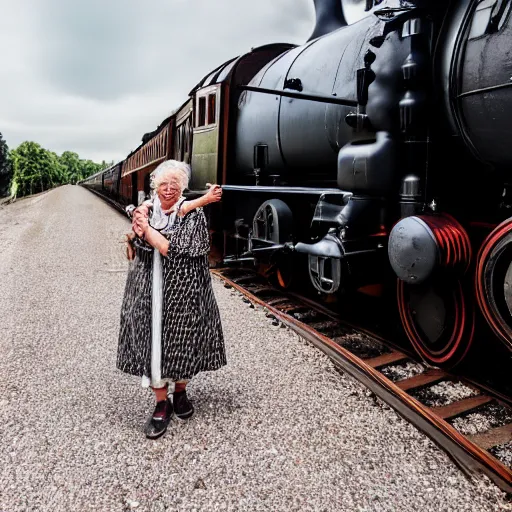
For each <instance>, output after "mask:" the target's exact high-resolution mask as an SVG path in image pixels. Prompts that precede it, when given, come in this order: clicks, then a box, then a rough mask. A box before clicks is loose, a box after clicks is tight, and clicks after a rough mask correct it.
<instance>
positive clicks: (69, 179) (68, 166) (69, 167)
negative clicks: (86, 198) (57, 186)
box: [59, 151, 83, 185]
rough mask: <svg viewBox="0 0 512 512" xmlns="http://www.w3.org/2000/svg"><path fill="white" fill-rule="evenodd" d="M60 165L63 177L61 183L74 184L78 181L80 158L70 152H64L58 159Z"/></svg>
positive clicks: (80, 174) (80, 169) (80, 170)
mask: <svg viewBox="0 0 512 512" xmlns="http://www.w3.org/2000/svg"><path fill="white" fill-rule="evenodd" d="M59 161H60V163H61V165H62V166H63V167H64V172H65V176H63V183H71V184H73V185H74V184H75V183H76V182H77V181H80V180H81V179H82V178H83V176H82V162H81V160H80V157H79V156H78V155H77V154H76V153H73V152H72V151H64V153H62V155H61V156H60V158H59Z"/></svg>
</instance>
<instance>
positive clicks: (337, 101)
mask: <svg viewBox="0 0 512 512" xmlns="http://www.w3.org/2000/svg"><path fill="white" fill-rule="evenodd" d="M238 88H239V89H241V90H242V91H250V92H259V93H261V94H276V95H277V96H284V97H285V98H294V99H297V100H308V101H318V102H319V103H331V104H333V105H344V106H345V107H357V101H355V100H347V99H345V98H336V96H325V95H322V94H308V93H302V92H288V91H280V90H278V89H265V88H264V87H254V86H252V85H239V86H238Z"/></svg>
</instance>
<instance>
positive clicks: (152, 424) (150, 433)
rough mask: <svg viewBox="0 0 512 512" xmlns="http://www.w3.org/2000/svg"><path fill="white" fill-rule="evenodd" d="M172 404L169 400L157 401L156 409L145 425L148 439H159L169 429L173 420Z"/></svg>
mask: <svg viewBox="0 0 512 512" xmlns="http://www.w3.org/2000/svg"><path fill="white" fill-rule="evenodd" d="M171 416H172V404H171V402H170V401H169V399H167V400H162V401H161V402H157V403H156V407H155V410H154V411H153V414H152V415H151V417H150V418H149V420H148V421H147V423H146V426H145V427H144V433H145V434H146V437H147V438H148V439H158V438H159V437H160V436H162V435H164V434H165V432H166V431H167V426H168V425H169V422H170V421H171Z"/></svg>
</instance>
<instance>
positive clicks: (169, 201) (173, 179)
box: [156, 172, 181, 208]
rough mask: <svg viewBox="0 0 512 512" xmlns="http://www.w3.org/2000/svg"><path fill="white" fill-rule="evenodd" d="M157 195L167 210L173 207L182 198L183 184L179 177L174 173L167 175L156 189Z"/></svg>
mask: <svg viewBox="0 0 512 512" xmlns="http://www.w3.org/2000/svg"><path fill="white" fill-rule="evenodd" d="M156 193H157V194H158V197H159V199H160V201H161V203H162V205H165V206H166V207H167V208H169V207H170V206H172V205H173V204H174V203H175V202H176V201H177V200H178V199H179V198H180V196H181V183H180V180H179V179H178V177H177V176H176V175H175V174H174V173H172V172H167V173H165V174H164V175H163V176H162V178H161V182H160V184H159V185H158V188H157V189H156Z"/></svg>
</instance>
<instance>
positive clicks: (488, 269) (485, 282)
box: [475, 219, 512, 350]
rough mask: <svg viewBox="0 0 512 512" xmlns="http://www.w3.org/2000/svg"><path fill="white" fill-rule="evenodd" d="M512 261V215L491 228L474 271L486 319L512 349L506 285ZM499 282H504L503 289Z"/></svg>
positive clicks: (479, 299) (510, 315) (481, 308)
mask: <svg viewBox="0 0 512 512" xmlns="http://www.w3.org/2000/svg"><path fill="white" fill-rule="evenodd" d="M511 261H512V219H507V220H506V221H505V222H502V223H501V224H500V225H499V226H497V227H496V229H494V231H492V232H491V233H490V234H489V236H488V237H487V238H486V239H485V240H484V242H483V244H482V247H481V248H480V251H479V254H478V258H477V267H476V275H475V291H476V298H477V302H478V306H479V307H480V310H481V311H482V314H483V315H484V318H485V319H486V321H487V323H488V324H489V326H490V327H491V329H492V330H493V332H494V333H495V334H496V336H498V338H499V339H500V340H501V341H503V342H504V343H505V345H506V346H507V347H508V348H509V349H510V350H512V312H511V311H510V309H509V307H507V297H506V295H505V290H504V285H505V279H506V275H507V272H508V271H509V267H510V265H511V263H510V262H511ZM500 283H502V284H503V286H502V287H501V289H500Z"/></svg>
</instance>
